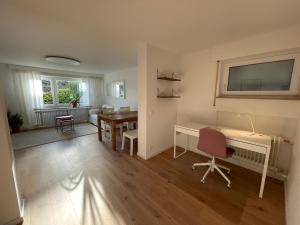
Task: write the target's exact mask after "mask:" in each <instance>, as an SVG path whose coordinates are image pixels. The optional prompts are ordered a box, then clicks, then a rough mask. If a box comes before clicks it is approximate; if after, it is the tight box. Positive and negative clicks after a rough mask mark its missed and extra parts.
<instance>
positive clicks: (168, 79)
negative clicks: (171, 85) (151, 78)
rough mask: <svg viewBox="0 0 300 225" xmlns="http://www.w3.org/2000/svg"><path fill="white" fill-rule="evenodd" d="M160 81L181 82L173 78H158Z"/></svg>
mask: <svg viewBox="0 0 300 225" xmlns="http://www.w3.org/2000/svg"><path fill="white" fill-rule="evenodd" d="M157 79H158V80H167V81H181V80H180V79H178V78H171V77H157Z"/></svg>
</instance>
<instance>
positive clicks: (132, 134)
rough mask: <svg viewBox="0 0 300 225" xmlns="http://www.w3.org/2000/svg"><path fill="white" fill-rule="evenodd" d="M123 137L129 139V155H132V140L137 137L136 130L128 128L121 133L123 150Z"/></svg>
mask: <svg viewBox="0 0 300 225" xmlns="http://www.w3.org/2000/svg"><path fill="white" fill-rule="evenodd" d="M125 138H129V139H130V155H131V156H133V140H134V139H136V138H138V131H137V130H129V131H126V132H124V133H123V137H122V150H124V145H125Z"/></svg>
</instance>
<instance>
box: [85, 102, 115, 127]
mask: <svg viewBox="0 0 300 225" xmlns="http://www.w3.org/2000/svg"><path fill="white" fill-rule="evenodd" d="M111 108H114V107H112V106H110V105H102V107H100V108H93V109H90V111H89V122H90V123H91V124H94V125H95V126H98V119H97V115H98V114H99V113H100V112H101V110H102V109H111Z"/></svg>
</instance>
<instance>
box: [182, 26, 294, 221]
mask: <svg viewBox="0 0 300 225" xmlns="http://www.w3.org/2000/svg"><path fill="white" fill-rule="evenodd" d="M299 36H300V27H294V28H289V29H286V30H280V31H276V32H272V33H266V34H262V35H256V36H252V37H249V38H247V39H242V40H238V41H234V42H230V43H226V44H222V45H218V46H214V47H212V48H209V49H205V50H202V51H199V52H195V53H191V54H186V55H184V56H183V57H182V61H181V69H182V71H183V74H184V78H183V87H182V89H183V94H182V98H181V99H180V100H179V104H178V116H177V120H178V121H179V122H183V121H199V122H203V123H209V124H219V125H225V126H231V127H235V128H240V129H251V127H250V124H249V121H248V120H247V118H244V119H243V118H238V117H236V114H237V113H239V112H247V113H252V114H253V116H254V123H255V127H256V130H257V131H258V132H263V133H269V134H275V135H281V136H285V137H288V138H290V139H292V140H295V135H296V130H297V119H298V115H299V112H300V101H293V100H289V101H288V100H263V99H259V100H251V99H217V103H216V107H213V95H214V85H215V84H214V83H215V74H216V61H217V60H225V59H230V58H237V57H242V56H248V55H253V54H260V53H266V52H272V51H278V50H284V49H290V48H297V47H299V46H300V39H299ZM298 139H299V135H298ZM196 142H197V140H196V139H194V140H193V141H191V142H190V143H191V146H190V148H192V149H196ZM182 145H183V143H182ZM298 146H299V145H298ZM292 151H297V152H299V147H298V148H294V150H292V146H290V145H287V144H284V145H283V146H282V151H281V154H280V156H279V165H280V167H281V168H282V169H284V170H287V169H288V168H289V165H290V154H291V153H292ZM295 154H296V153H295V152H294V153H292V157H293V160H292V162H293V166H292V168H291V171H290V177H289V182H288V185H287V186H288V189H287V196H288V197H287V210H288V212H287V215H289V214H291V217H292V218H293V219H291V220H290V221H289V220H288V221H289V222H290V223H289V224H296V222H295V221H297V219H298V221H299V220H300V218H299V214H297V213H296V212H297V211H298V212H299V211H300V206H299V200H297V201H296V200H294V201H293V200H291V199H295V198H298V199H299V176H300V174H299V165H298V164H299V163H300V162H299V153H297V154H298V157H295ZM297 163H298V164H297ZM297 184H298V186H297ZM296 186H297V187H298V190H296ZM296 218H297V219H296ZM297 224H298V223H297Z"/></svg>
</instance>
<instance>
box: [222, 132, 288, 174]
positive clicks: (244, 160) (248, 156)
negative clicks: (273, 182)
mask: <svg viewBox="0 0 300 225" xmlns="http://www.w3.org/2000/svg"><path fill="white" fill-rule="evenodd" d="M281 142H282V138H281V137H277V136H272V147H271V150H270V157H269V167H268V172H269V175H271V176H273V177H277V178H280V179H284V178H285V177H286V175H285V174H282V173H281V172H280V169H279V168H278V164H277V161H278V160H277V159H278V155H279V151H280V145H281ZM234 149H235V153H234V155H233V156H232V158H229V159H226V161H229V162H232V163H234V164H237V165H240V166H242V167H246V168H249V169H252V170H254V171H257V172H261V170H262V167H263V164H264V160H265V155H263V154H260V153H256V152H252V151H248V150H245V149H238V148H234Z"/></svg>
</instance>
